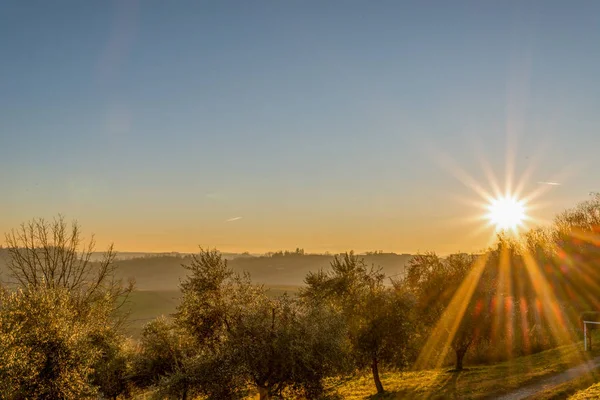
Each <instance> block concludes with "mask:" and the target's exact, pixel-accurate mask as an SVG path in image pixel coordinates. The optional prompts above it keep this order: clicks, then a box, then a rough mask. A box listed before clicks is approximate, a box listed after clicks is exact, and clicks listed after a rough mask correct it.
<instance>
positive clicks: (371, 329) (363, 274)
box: [301, 252, 414, 393]
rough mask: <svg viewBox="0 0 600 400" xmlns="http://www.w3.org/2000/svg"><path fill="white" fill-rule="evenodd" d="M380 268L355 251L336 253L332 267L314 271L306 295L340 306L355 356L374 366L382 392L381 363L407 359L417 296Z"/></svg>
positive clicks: (359, 363)
mask: <svg viewBox="0 0 600 400" xmlns="http://www.w3.org/2000/svg"><path fill="white" fill-rule="evenodd" d="M384 279H385V275H384V274H383V273H382V272H381V269H378V268H374V267H368V266H367V265H366V264H365V262H364V260H363V259H359V258H358V257H357V256H355V255H354V254H353V253H352V252H350V253H346V254H344V255H340V256H335V257H334V259H333V261H332V262H331V270H330V271H319V272H315V273H309V274H308V275H307V277H306V284H307V287H306V288H305V289H304V290H303V291H302V293H301V295H302V297H303V298H305V299H306V300H307V301H308V302H310V303H312V304H329V305H331V306H332V307H334V308H335V309H336V310H338V312H339V314H340V315H341V316H342V318H343V320H344V324H345V329H346V335H347V337H348V339H349V342H350V349H351V352H350V356H351V360H352V361H353V363H354V365H355V366H356V367H358V368H365V367H367V366H368V367H370V369H371V372H372V374H373V381H374V383H375V387H376V389H377V392H378V393H382V392H384V388H383V384H382V383H381V379H380V377H379V369H380V365H381V364H385V365H387V366H390V367H394V368H401V367H404V366H406V365H407V363H408V361H409V358H410V355H411V353H412V352H411V343H412V335H413V332H414V329H413V321H412V318H411V307H412V299H411V296H410V295H409V293H407V292H406V291H404V290H403V289H402V287H401V285H398V286H397V287H396V288H391V287H386V286H385V285H384Z"/></svg>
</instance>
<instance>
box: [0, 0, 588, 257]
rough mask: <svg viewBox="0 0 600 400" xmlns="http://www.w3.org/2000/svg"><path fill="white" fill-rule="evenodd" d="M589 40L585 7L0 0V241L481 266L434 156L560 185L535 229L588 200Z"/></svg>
mask: <svg viewBox="0 0 600 400" xmlns="http://www.w3.org/2000/svg"><path fill="white" fill-rule="evenodd" d="M599 46H600V3H598V2H595V1H575V2H558V1H556V2H553V1H544V2H542V1H539V2H520V1H514V2H511V1H496V2H480V1H464V2H461V1H454V2H446V1H418V2H417V1H414V2H408V1H407V2H397V1H381V2H366V1H344V2H342V1H331V2H316V1H315V2H313V1H302V2H300V1H255V2H244V1H212V2H208V1H189V2H186V1H179V2H168V3H167V2H161V1H147V2H143V1H142V2H124V1H122V2H108V1H107V2H77V1H72V2H66V1H56V2H41V1H40V2H18V1H12V2H2V3H1V4H0V54H1V56H0V57H1V61H0V192H1V193H2V196H0V206H1V209H3V210H4V215H3V218H2V219H1V221H0V230H2V231H7V230H8V229H10V228H11V227H14V226H15V225H17V224H18V223H20V222H21V221H23V220H27V219H30V218H32V217H35V216H45V217H50V216H52V215H55V214H57V213H59V212H60V213H63V214H65V215H66V216H67V217H68V218H77V219H78V220H79V221H80V222H81V223H82V225H84V229H86V230H88V231H94V232H96V233H97V236H98V242H99V244H101V245H103V244H105V243H107V242H108V241H114V242H115V245H116V247H117V248H119V249H121V250H144V251H152V250H156V251H166V250H179V251H191V250H193V249H194V248H195V246H196V245H197V244H202V245H210V246H217V247H219V248H221V249H223V250H240V251H243V250H250V251H263V250H264V251H266V250H274V249H279V248H295V247H296V246H300V247H305V248H306V249H307V250H312V251H325V250H330V251H339V250H345V249H350V248H354V249H356V250H359V251H361V250H369V249H374V248H377V249H384V250H390V251H392V250H393V251H406V252H413V251H417V250H427V249H434V250H438V251H440V252H448V251H456V250H476V249H478V248H481V247H482V246H484V245H485V244H486V243H487V242H486V240H487V237H489V234H490V232H482V233H481V234H480V233H477V234H475V233H473V232H474V231H476V230H477V228H478V226H477V223H472V222H468V221H467V219H469V218H471V217H473V216H477V215H479V214H481V210H480V209H478V208H476V207H473V206H472V205H470V204H468V203H467V202H465V201H462V200H461V199H463V198H466V199H472V200H474V201H478V200H481V199H480V198H479V197H478V195H477V194H475V193H474V192H473V191H472V190H471V189H470V188H469V187H466V186H465V185H464V184H463V183H462V182H461V180H460V179H457V177H456V176H455V175H456V173H455V172H456V169H455V168H448V164H447V163H444V162H440V160H442V159H443V157H441V156H440V154H442V155H443V156H444V157H446V158H449V159H451V160H453V162H454V163H456V164H457V165H459V166H460V167H461V168H462V169H463V170H464V171H466V172H467V173H468V174H469V175H470V176H472V177H473V179H475V180H476V181H477V182H480V183H481V185H482V186H484V187H486V188H489V186H490V185H489V183H488V180H487V178H486V176H485V174H483V172H482V171H483V170H482V167H481V163H480V159H484V160H486V161H487V162H488V163H489V164H490V166H491V168H492V170H493V172H494V173H495V174H496V176H497V179H498V180H500V181H501V182H504V180H505V175H506V174H505V169H506V168H505V167H506V163H507V161H506V160H507V153H508V154H514V166H515V171H514V174H515V176H517V177H519V176H522V175H523V174H524V172H525V171H526V170H527V168H528V167H535V169H534V171H533V172H532V173H531V175H530V176H529V178H528V180H527V184H526V187H525V191H529V192H530V191H534V190H537V189H539V184H538V183H537V182H538V181H548V180H554V179H558V178H560V179H561V181H560V183H561V185H560V186H556V187H552V188H548V190H547V191H546V192H545V193H544V194H543V195H541V196H539V197H538V198H537V199H536V201H537V202H538V203H540V204H543V205H544V207H540V208H539V209H538V210H536V211H535V212H536V213H537V214H536V215H535V216H536V217H537V218H539V219H541V220H543V219H546V220H547V219H549V218H551V216H552V215H553V214H554V213H555V212H557V211H560V210H561V209H563V208H565V207H568V206H571V205H573V204H574V203H575V202H576V201H579V200H583V199H585V197H586V196H587V193H588V192H590V191H594V190H599V188H598V185H597V182H598V180H597V176H598V172H600V171H598V167H597V162H594V160H595V159H596V157H595V156H596V152H597V149H598V148H600V146H599V145H600V139H598V138H599V137H600V136H599V128H600V114H599V113H598V112H597V110H599V109H600V80H599V79H598V78H597V76H598V75H597V74H598V72H597V71H600V47H599ZM507 143H508V144H507ZM507 149H508V151H507ZM563 172H569V174H567V175H564V176H563V175H561V173H563ZM557 176H558V178H557ZM533 213H534V211H533V210H532V214H533ZM235 217H242V218H238V219H236V220H235V221H229V222H227V220H228V219H232V218H235ZM486 235H487V236H486Z"/></svg>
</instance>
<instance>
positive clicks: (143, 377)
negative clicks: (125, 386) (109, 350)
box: [132, 317, 198, 400]
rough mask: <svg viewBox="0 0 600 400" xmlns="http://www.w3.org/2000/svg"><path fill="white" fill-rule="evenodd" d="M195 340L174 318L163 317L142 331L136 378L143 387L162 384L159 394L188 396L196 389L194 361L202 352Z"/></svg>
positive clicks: (135, 369) (135, 359) (134, 379)
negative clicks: (199, 351) (199, 350)
mask: <svg viewBox="0 0 600 400" xmlns="http://www.w3.org/2000/svg"><path fill="white" fill-rule="evenodd" d="M194 345H195V344H194V343H193V340H192V338H191V337H190V336H188V335H186V333H185V332H184V331H182V330H181V329H179V328H178V327H177V326H176V325H174V324H173V323H172V322H171V321H169V320H167V319H166V318H164V317H159V318H157V319H155V320H153V321H151V322H149V323H148V324H147V325H146V326H145V327H144V330H143V332H142V338H141V340H140V345H139V350H138V353H137V354H136V356H135V357H134V361H133V367H132V369H133V373H132V380H133V381H134V382H135V383H136V384H137V386H138V387H141V388H149V387H152V386H155V387H158V394H159V395H161V396H163V397H167V398H170V397H172V396H175V397H176V398H180V399H183V400H185V399H187V397H188V395H193V394H196V393H194V387H193V385H192V383H191V379H192V374H193V371H192V368H191V366H192V361H193V359H194V357H195V356H196V355H197V354H198V351H197V349H196V348H195V347H194Z"/></svg>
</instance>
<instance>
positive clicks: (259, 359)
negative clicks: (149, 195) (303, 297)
mask: <svg viewBox="0 0 600 400" xmlns="http://www.w3.org/2000/svg"><path fill="white" fill-rule="evenodd" d="M187 268H188V270H189V271H190V274H189V275H188V276H187V278H186V279H185V280H184V281H183V282H182V284H181V288H182V293H183V299H182V303H181V305H180V306H179V309H178V313H177V320H178V323H179V324H180V325H181V326H182V327H184V328H185V329H186V330H187V331H188V332H189V333H190V334H191V336H192V337H194V339H195V341H196V343H197V344H198V348H199V351H201V352H202V353H203V355H204V357H202V358H203V359H204V360H209V361H201V362H198V363H197V364H196V371H197V372H196V373H195V374H194V376H195V377H198V380H195V384H196V385H198V386H199V387H200V388H201V390H202V391H203V392H204V394H205V395H207V396H209V397H211V398H238V397H241V396H243V395H244V394H245V390H246V387H247V383H250V384H252V385H253V386H254V387H256V389H257V390H258V392H259V394H260V398H261V399H270V398H271V397H272V396H275V395H281V394H282V393H285V392H295V393H302V394H303V395H305V396H308V397H311V398H313V397H315V396H316V395H318V394H319V393H320V392H321V391H322V390H323V387H322V379H323V378H325V377H327V376H331V375H333V374H335V373H336V372H337V371H338V366H339V361H340V357H339V353H340V352H341V351H342V348H343V345H344V338H343V336H342V334H341V332H343V329H342V324H341V321H340V319H339V318H336V315H335V314H332V313H330V312H328V310H327V309H326V308H312V307H307V306H305V305H304V304H302V303H301V302H298V301H297V300H295V299H291V298H289V297H287V296H283V297H281V298H278V299H271V298H269V297H268V296H267V294H266V291H265V289H264V288H263V287H262V286H257V285H253V284H252V282H251V280H250V277H249V276H248V275H244V276H240V275H238V274H236V273H234V272H233V271H232V270H231V269H230V268H229V267H228V266H227V261H226V260H224V259H223V258H222V257H221V255H220V254H219V253H218V252H216V251H204V250H201V252H200V254H199V255H198V256H195V257H194V258H193V260H192V264H191V265H189V266H188V267H187ZM215 366H218V367H219V368H220V370H221V372H220V373H219V374H215V373H214V370H215ZM211 370H212V371H213V372H212V373H211ZM206 374H209V375H210V376H211V377H213V379H212V380H211V382H208V380H207V379H206ZM201 377H204V379H202V378H201ZM225 388H227V389H229V393H227V395H226V396H225V394H223V393H221V394H220V395H217V393H216V391H217V390H221V391H223V390H224V389H225Z"/></svg>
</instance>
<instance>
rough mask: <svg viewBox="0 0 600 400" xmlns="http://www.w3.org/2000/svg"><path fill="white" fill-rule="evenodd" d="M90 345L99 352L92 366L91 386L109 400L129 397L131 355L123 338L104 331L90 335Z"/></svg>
mask: <svg viewBox="0 0 600 400" xmlns="http://www.w3.org/2000/svg"><path fill="white" fill-rule="evenodd" d="M91 344H92V346H94V348H96V349H97V350H98V351H99V352H100V356H99V358H98V360H97V361H96V363H94V365H93V373H92V376H91V382H92V384H93V385H94V386H96V387H97V388H98V390H99V392H100V393H102V395H103V396H104V397H106V398H109V399H113V400H117V398H118V397H119V396H121V395H123V396H129V394H130V390H131V387H130V386H131V382H130V375H131V366H130V360H131V359H132V357H133V353H132V349H131V347H130V346H128V343H127V342H126V340H125V338H123V337H122V336H121V335H119V334H117V333H116V332H115V331H114V330H112V329H104V330H101V331H98V332H95V333H94V334H93V335H91Z"/></svg>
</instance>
